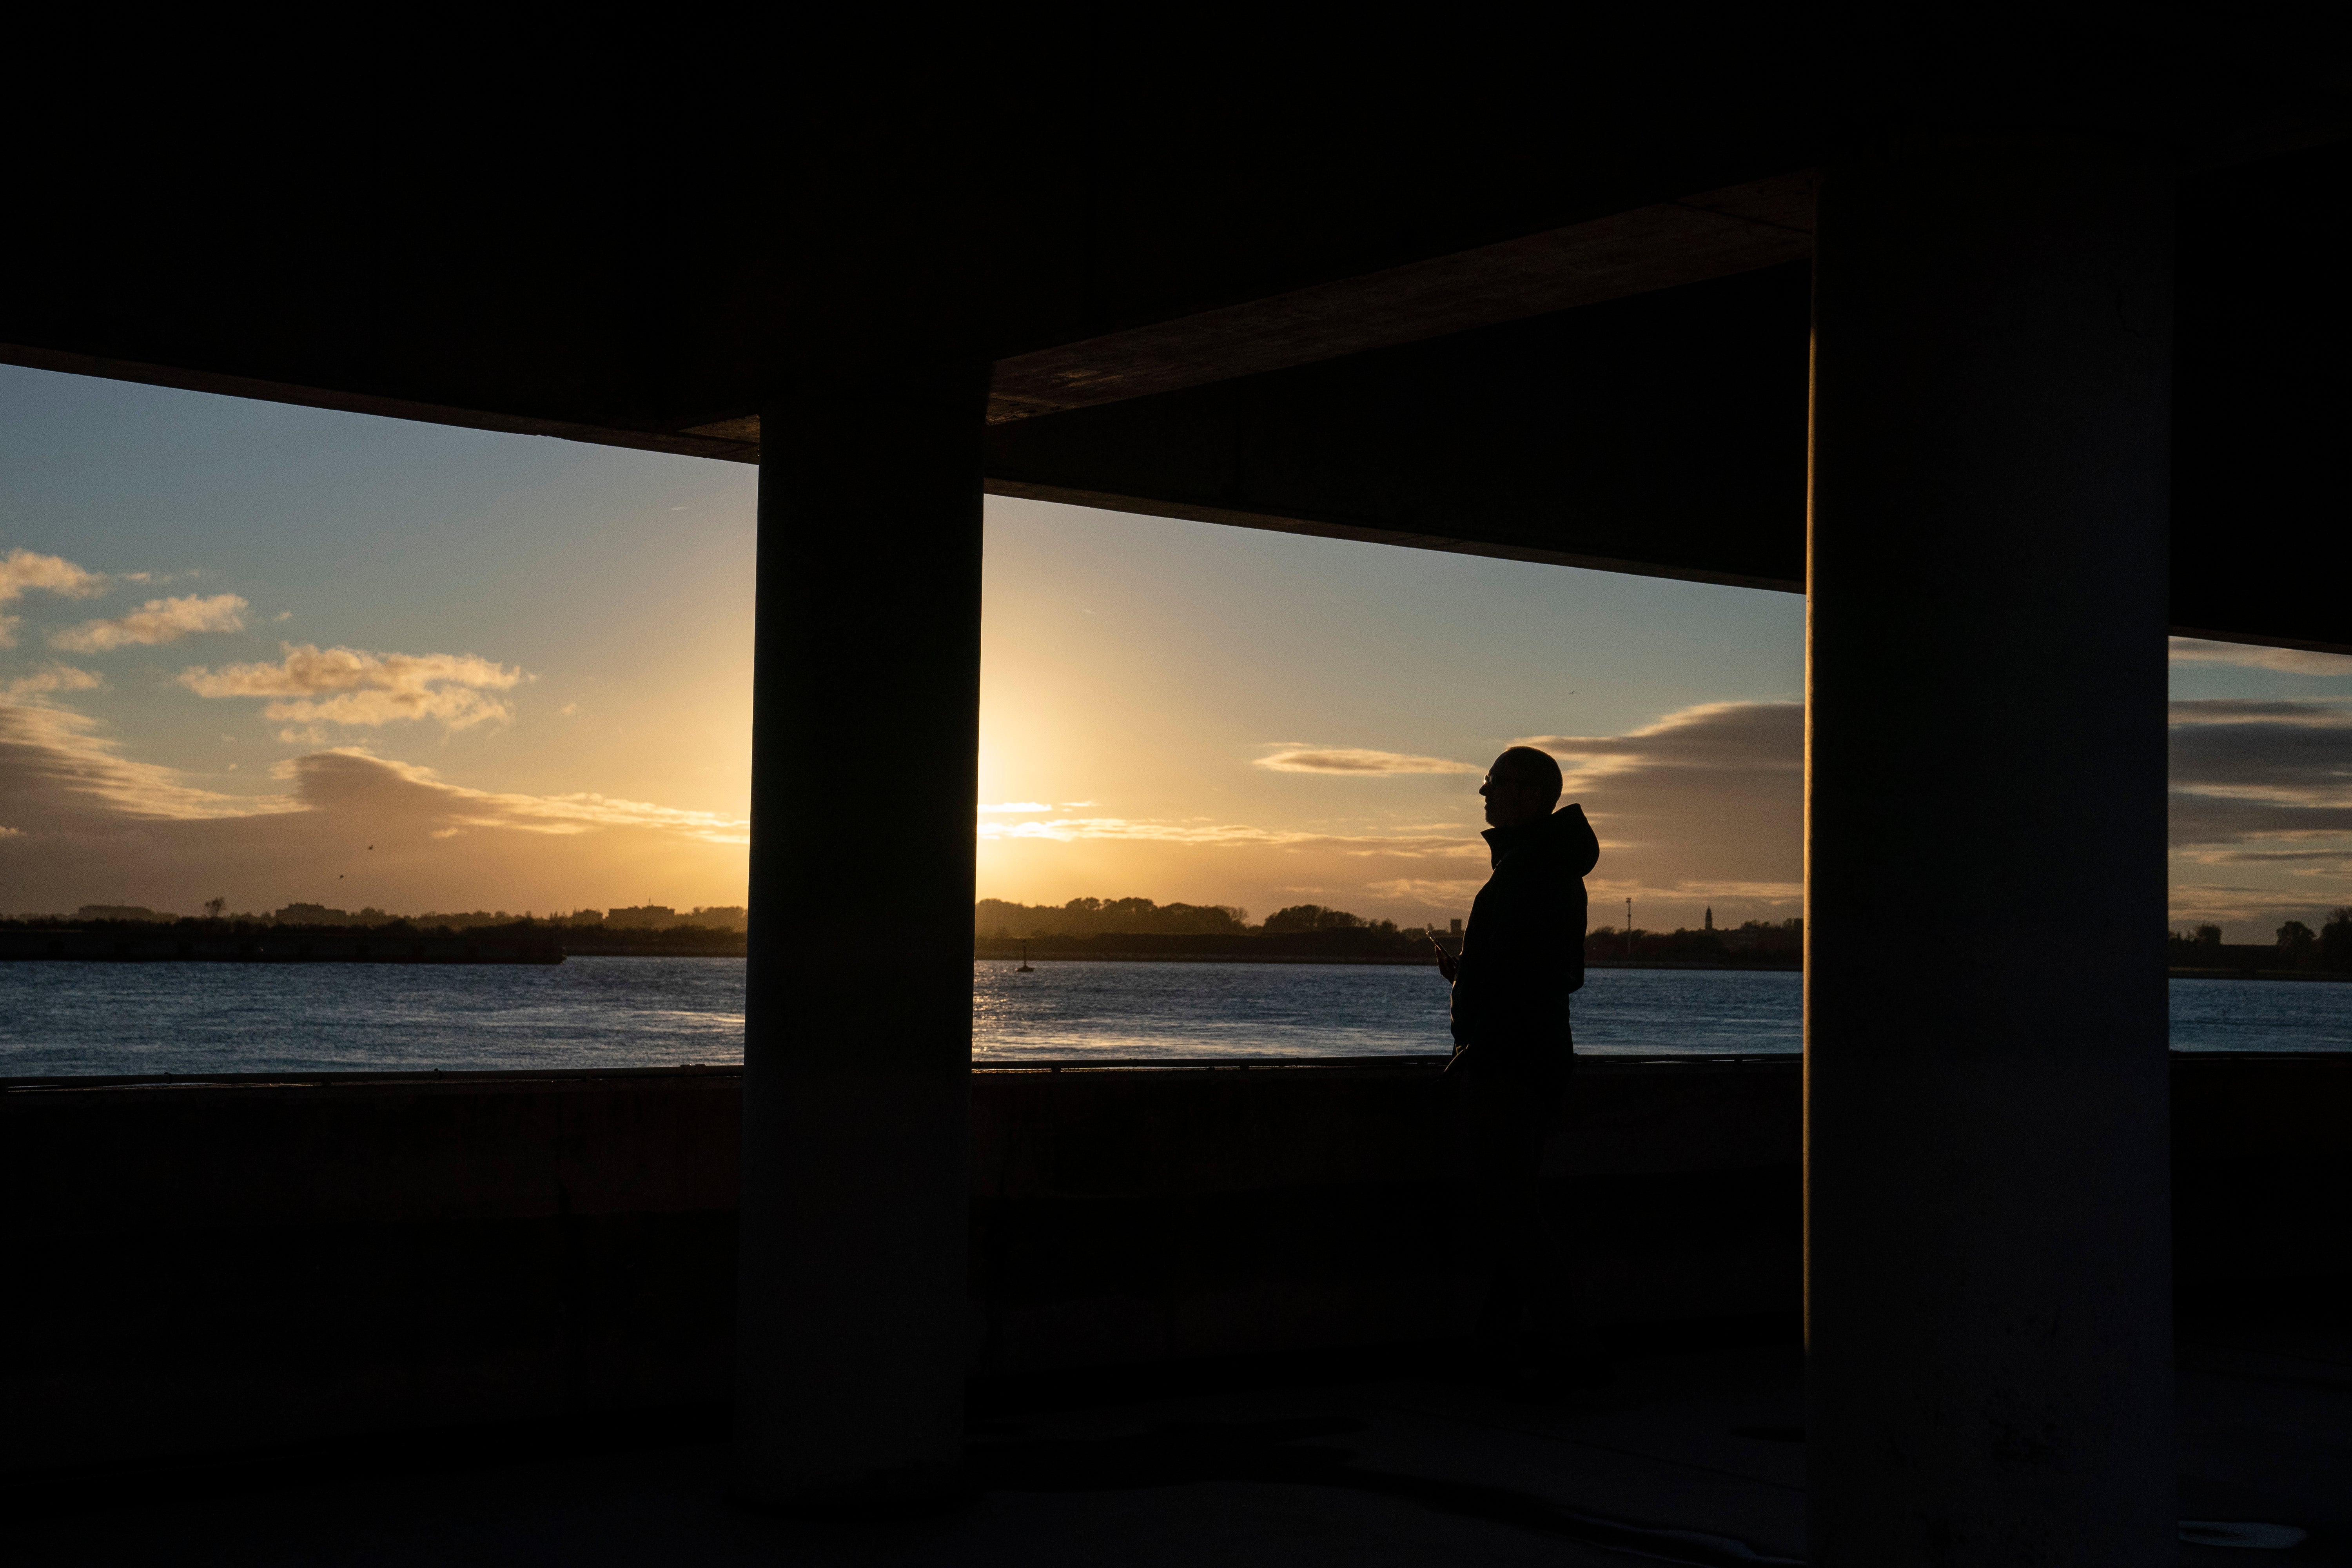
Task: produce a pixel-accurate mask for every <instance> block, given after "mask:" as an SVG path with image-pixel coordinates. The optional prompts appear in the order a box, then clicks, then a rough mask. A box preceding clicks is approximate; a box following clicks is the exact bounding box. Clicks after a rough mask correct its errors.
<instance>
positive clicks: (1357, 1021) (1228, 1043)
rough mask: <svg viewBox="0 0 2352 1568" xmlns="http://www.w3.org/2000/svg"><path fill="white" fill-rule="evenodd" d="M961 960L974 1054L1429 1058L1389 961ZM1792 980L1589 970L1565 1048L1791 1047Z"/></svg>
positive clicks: (1441, 1015) (1436, 1015)
mask: <svg viewBox="0 0 2352 1568" xmlns="http://www.w3.org/2000/svg"><path fill="white" fill-rule="evenodd" d="M1036 971H1037V972H1036V973H1034V974H1022V973H1016V972H1015V971H1014V968H1013V965H1012V964H1009V963H1003V962H1001V961H1000V962H995V963H975V964H973V965H972V977H971V993H972V994H971V1008H972V1055H973V1057H974V1058H976V1059H978V1060H980V1061H984V1062H987V1061H999V1062H1012V1061H1020V1060H1023V1059H1024V1058H1055V1057H1059V1058H1068V1057H1072V1056H1081V1055H1085V1054H1087V1053H1089V1052H1098V1053H1101V1054H1104V1055H1108V1056H1116V1057H1135V1058H1153V1057H1374V1056H1416V1055H1422V1056H1425V1055H1443V1054H1444V1053H1445V1052H1447V1051H1449V1050H1451V1049H1453V1048H1454V1042H1453V1038H1452V1037H1451V1036H1449V1035H1448V1034H1447V1033H1446V1028H1445V983H1444V981H1442V980H1440V979H1439V978H1438V977H1437V972H1436V971H1435V970H1433V969H1424V968H1417V967H1411V966H1407V965H1403V964H1382V963H1363V964H1322V963H1316V964H1307V963H1295V964H1294V963H1091V962H1089V963H1052V962H1050V961H1048V962H1044V963H1038V964H1037V966H1036ZM1802 980H1803V976H1801V975H1798V974H1789V973H1773V972H1769V971H1757V970H1689V969H1595V970H1592V971H1591V972H1589V973H1588V975H1587V977H1586V982H1585V987H1584V989H1583V991H1582V992H1580V993H1579V994H1578V996H1577V998H1576V1047H1577V1049H1579V1050H1580V1051H1591V1052H1595V1053H1601V1054H1608V1053H1614V1054H1619V1055H1623V1054H1628V1053H1631V1054H1640V1055H1652V1054H1673V1053H1683V1054H1693V1055H1696V1054H1702V1053H1708V1052H1721V1051H1747V1052H1757V1051H1794V1050H1797V1049H1799V1048H1801V1044H1802V1041H1801V1016H1802V1015H1801V1006H1802V984H1801V983H1802Z"/></svg>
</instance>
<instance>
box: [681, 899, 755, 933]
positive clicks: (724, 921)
mask: <svg viewBox="0 0 2352 1568" xmlns="http://www.w3.org/2000/svg"><path fill="white" fill-rule="evenodd" d="M685 923H686V924H688V925H697V926H711V927H714V928H718V929H721V930H725V931H749V930H750V929H751V910H747V909H745V908H744V907H743V906H742V905H740V904H711V905H709V906H708V907H698V908H697V909H696V910H695V911H694V913H692V914H690V915H688V917H687V918H686V921H685Z"/></svg>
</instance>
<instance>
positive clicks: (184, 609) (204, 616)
mask: <svg viewBox="0 0 2352 1568" xmlns="http://www.w3.org/2000/svg"><path fill="white" fill-rule="evenodd" d="M250 608H252V606H251V605H247V603H246V602H245V600H244V599H242V598H240V597H238V596H237V595H235V594H214V595H210V596H209V597H205V598H198V597H196V596H195V595H193V594H191V595H185V596H184V597H180V598H173V599H150V600H148V601H147V602H146V603H145V604H143V605H140V606H139V607H138V608H137V609H135V610H132V611H131V613H130V614H128V615H123V616H113V617H111V618H110V619H106V620H96V621H86V622H84V623H83V624H82V625H80V626H74V627H71V628H69V629H68V630H65V631H59V632H52V633H50V634H49V646H50V647H55V648H63V649H65V650H66V651H67V652H68V653H103V652H105V651H106V650H107V649H109V648H115V647H125V646H127V645H131V644H149V645H152V644H155V643H167V642H177V641H179V640H180V639H181V638H182V637H186V636H188V635H190V634H191V633H194V632H236V631H243V630H244V629H245V612H246V611H247V610H248V609H250Z"/></svg>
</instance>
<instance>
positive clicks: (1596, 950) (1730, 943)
mask: <svg viewBox="0 0 2352 1568" xmlns="http://www.w3.org/2000/svg"><path fill="white" fill-rule="evenodd" d="M1709 918H1710V919H1712V916H1710V917H1709ZM1627 936H1628V933H1627V932H1626V931H1621V930H1619V929H1618V928H1617V927H1615V926H1595V927H1594V928H1593V929H1592V930H1591V931H1587V932H1586V933H1585V936H1584V957H1585V961H1586V962H1587V963H1596V962H1597V963H1607V962H1609V961H1610V960H1611V959H1618V960H1627V959H1630V960H1632V961H1633V962H1634V963H1717V962H1721V963H1757V964H1769V965H1770V966H1772V967H1775V968H1781V967H1786V966H1787V965H1789V964H1792V963H1802V962H1803V961H1804V956H1805V922H1804V921H1803V919H1802V918H1801V917H1798V916H1793V915H1792V916H1790V918H1789V919H1787V920H1784V921H1741V922H1740V923H1739V924H1738V925H1736V926H1727V927H1722V928H1717V927H1716V926H1714V925H1711V924H1710V925H1706V926H1702V927H1700V928H1699V929H1697V930H1696V931H1694V930H1691V929H1689V928H1688V927H1685V926H1676V927H1675V929H1674V930H1672V931H1643V930H1642V929H1641V928H1640V927H1638V926H1636V927H1634V928H1633V931H1632V932H1631V937H1632V940H1631V941H1630V942H1628V940H1627Z"/></svg>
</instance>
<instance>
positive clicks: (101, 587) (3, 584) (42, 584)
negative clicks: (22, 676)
mask: <svg viewBox="0 0 2352 1568" xmlns="http://www.w3.org/2000/svg"><path fill="white" fill-rule="evenodd" d="M36 588H38V589H42V590H44V591H46V592H47V593H51V594H57V595H62V596H63V597H65V598H68V599H87V598H89V597H90V596H92V595H97V594H102V593H104V592H105V591H106V578H105V576H104V575H103V574H100V573H97V572H89V571H85V570H84V569H83V568H81V567H79V566H77V565H75V564H74V563H72V562H70V561H68V560H67V559H65V557H63V556H61V555H42V554H39V553H37V552H34V551H30V550H25V549H21V548H20V549H16V550H11V551H10V552H8V553H7V554H5V555H0V605H8V604H14V603H15V602H16V600H18V599H21V598H23V597H24V596H25V595H26V594H27V593H30V592H31V591H32V590H34V589H36ZM21 620H22V617H20V616H10V615H0V647H16V627H17V626H18V625H20V624H21Z"/></svg>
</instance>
